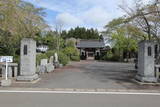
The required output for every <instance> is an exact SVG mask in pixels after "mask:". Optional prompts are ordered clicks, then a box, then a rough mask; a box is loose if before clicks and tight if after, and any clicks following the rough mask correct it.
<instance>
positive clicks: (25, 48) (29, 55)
mask: <svg viewBox="0 0 160 107" xmlns="http://www.w3.org/2000/svg"><path fill="white" fill-rule="evenodd" d="M20 53H21V54H20V76H18V77H17V80H20V81H32V80H35V79H38V74H36V41H34V40H33V39H31V38H24V39H22V40H21V52H20Z"/></svg>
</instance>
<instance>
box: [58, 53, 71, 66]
mask: <svg viewBox="0 0 160 107" xmlns="http://www.w3.org/2000/svg"><path fill="white" fill-rule="evenodd" d="M58 57H59V62H60V63H61V64H63V65H66V64H68V62H69V57H68V56H67V55H66V54H64V53H63V52H59V53H58Z"/></svg>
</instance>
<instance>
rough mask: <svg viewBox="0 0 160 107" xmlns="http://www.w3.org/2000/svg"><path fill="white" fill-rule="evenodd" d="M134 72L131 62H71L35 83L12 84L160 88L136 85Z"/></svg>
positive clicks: (44, 75) (42, 86)
mask: <svg viewBox="0 0 160 107" xmlns="http://www.w3.org/2000/svg"><path fill="white" fill-rule="evenodd" d="M135 74H136V72H135V70H134V64H132V63H129V64H128V63H113V62H98V61H92V60H88V61H81V62H72V63H71V64H70V65H68V66H66V67H63V68H61V69H57V70H56V71H55V72H52V73H46V74H43V75H41V80H40V81H39V82H37V83H36V84H20V83H16V84H13V85H12V87H27V88H79V89H95V88H98V89H104V88H105V89H136V90H143V89H152V90H154V89H158V88H159V89H160V87H159V86H151V85H149V86H146V85H138V84H137V83H135V82H134V81H133V78H134V76H135Z"/></svg>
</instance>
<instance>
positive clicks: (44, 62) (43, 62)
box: [40, 59, 48, 65]
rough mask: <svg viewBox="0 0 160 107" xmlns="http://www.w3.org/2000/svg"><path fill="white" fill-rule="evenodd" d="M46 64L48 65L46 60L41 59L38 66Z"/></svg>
mask: <svg viewBox="0 0 160 107" xmlns="http://www.w3.org/2000/svg"><path fill="white" fill-rule="evenodd" d="M47 64H48V59H41V64H40V65H47Z"/></svg>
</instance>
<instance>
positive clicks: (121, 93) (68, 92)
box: [0, 90, 160, 96]
mask: <svg viewBox="0 0 160 107" xmlns="http://www.w3.org/2000/svg"><path fill="white" fill-rule="evenodd" d="M0 93H40V94H43V93H44V94H100V95H109V94H110V95H154V96H160V93H139V92H85V91H17V90H0Z"/></svg>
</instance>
